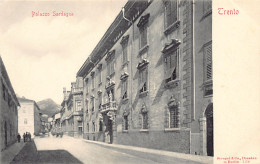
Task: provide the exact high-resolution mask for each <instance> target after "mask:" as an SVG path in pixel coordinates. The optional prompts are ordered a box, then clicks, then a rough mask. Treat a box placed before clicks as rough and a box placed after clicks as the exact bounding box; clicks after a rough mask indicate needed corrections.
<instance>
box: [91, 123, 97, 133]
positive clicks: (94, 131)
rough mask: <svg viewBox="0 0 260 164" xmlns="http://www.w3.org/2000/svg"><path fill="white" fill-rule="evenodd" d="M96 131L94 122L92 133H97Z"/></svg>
mask: <svg viewBox="0 0 260 164" xmlns="http://www.w3.org/2000/svg"><path fill="white" fill-rule="evenodd" d="M95 131H96V129H95V122H92V132H95Z"/></svg>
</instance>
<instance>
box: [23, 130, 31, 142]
mask: <svg viewBox="0 0 260 164" xmlns="http://www.w3.org/2000/svg"><path fill="white" fill-rule="evenodd" d="M31 139H32V136H31V133H30V132H26V133H23V142H26V141H31Z"/></svg>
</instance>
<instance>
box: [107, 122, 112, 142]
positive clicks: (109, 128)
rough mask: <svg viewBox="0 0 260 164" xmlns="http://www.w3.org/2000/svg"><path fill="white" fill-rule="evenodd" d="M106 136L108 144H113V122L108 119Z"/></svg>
mask: <svg viewBox="0 0 260 164" xmlns="http://www.w3.org/2000/svg"><path fill="white" fill-rule="evenodd" d="M108 135H109V138H110V141H109V143H111V144H112V143H113V122H112V120H110V119H108Z"/></svg>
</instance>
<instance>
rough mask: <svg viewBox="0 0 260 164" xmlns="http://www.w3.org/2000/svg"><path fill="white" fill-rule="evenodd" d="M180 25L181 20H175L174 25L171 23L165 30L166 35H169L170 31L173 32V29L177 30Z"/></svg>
mask: <svg viewBox="0 0 260 164" xmlns="http://www.w3.org/2000/svg"><path fill="white" fill-rule="evenodd" d="M179 26H180V21H179V20H177V21H176V22H174V23H173V24H172V25H170V26H169V27H167V28H166V29H165V31H164V34H165V35H168V34H170V33H172V32H173V31H175V30H176V29H177V28H179Z"/></svg>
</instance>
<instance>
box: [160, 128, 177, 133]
mask: <svg viewBox="0 0 260 164" xmlns="http://www.w3.org/2000/svg"><path fill="white" fill-rule="evenodd" d="M180 130H181V129H180V128H165V129H164V131H165V132H179V131H180Z"/></svg>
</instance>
